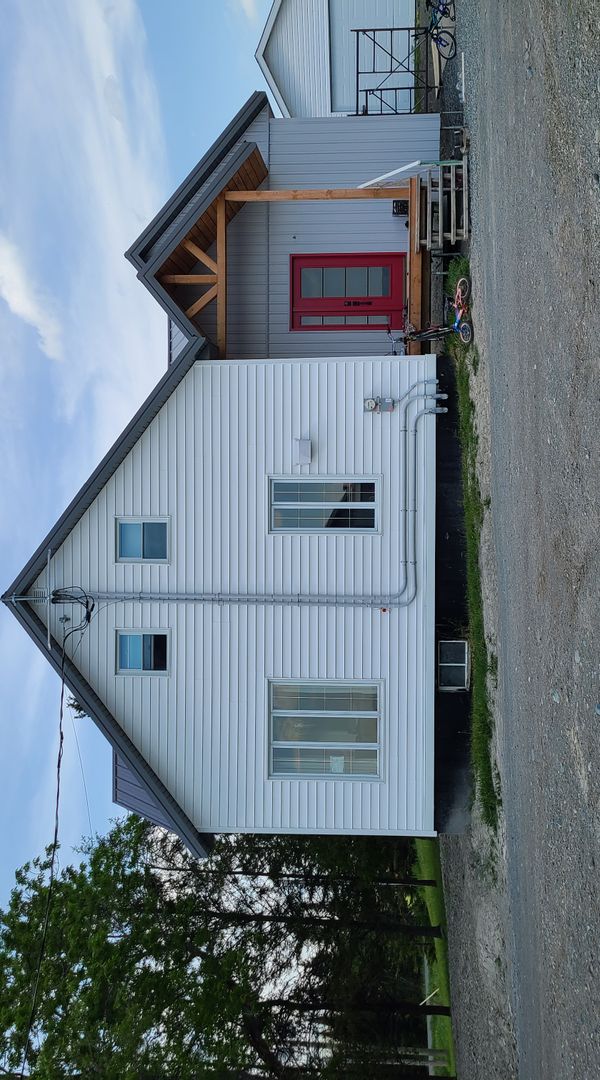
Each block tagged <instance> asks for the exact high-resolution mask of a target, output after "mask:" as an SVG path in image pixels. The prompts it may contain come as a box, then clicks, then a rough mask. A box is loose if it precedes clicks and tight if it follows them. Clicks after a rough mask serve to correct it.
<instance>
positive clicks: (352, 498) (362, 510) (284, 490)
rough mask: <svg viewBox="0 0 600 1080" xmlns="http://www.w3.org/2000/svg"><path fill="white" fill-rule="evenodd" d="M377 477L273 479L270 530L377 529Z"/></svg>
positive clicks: (358, 530) (337, 530) (339, 530)
mask: <svg viewBox="0 0 600 1080" xmlns="http://www.w3.org/2000/svg"><path fill="white" fill-rule="evenodd" d="M376 494H377V484H376V481H375V480H363V479H360V480H357V479H339V480H314V479H312V478H310V477H299V478H296V479H289V480H271V497H270V504H271V521H270V528H271V532H330V531H333V532H348V531H353V532H375V531H376V530H377V514H376V510H377V503H376Z"/></svg>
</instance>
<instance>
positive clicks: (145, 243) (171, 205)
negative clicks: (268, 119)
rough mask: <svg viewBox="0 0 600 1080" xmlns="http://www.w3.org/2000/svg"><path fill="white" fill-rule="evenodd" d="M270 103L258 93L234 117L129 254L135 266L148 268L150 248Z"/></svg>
mask: <svg viewBox="0 0 600 1080" xmlns="http://www.w3.org/2000/svg"><path fill="white" fill-rule="evenodd" d="M268 104H269V100H268V98H267V95H266V94H265V92H264V91H263V90H255V91H254V93H253V94H251V96H250V97H249V98H248V100H247V102H246V103H245V105H242V108H241V109H240V111H239V112H238V113H237V114H236V115H235V116H234V118H233V120H232V121H231V123H230V124H228V126H227V127H226V128H225V130H224V131H223V132H222V134H221V135H219V138H218V139H217V140H216V141H215V142H214V143H213V145H212V146H211V148H210V150H208V151H207V152H206V154H205V155H204V157H203V158H202V159H201V160H200V161H199V162H198V164H197V165H196V167H195V168H194V169H192V171H191V173H189V175H188V176H186V178H185V180H184V181H183V182H182V183H181V184H180V185H179V187H178V188H177V190H176V191H175V192H174V194H173V195H172V196H171V198H170V199H169V200H168V201H167V202H166V203H165V205H164V206H163V207H162V209H161V210H159V212H158V214H157V215H156V217H154V218H153V219H152V221H151V222H150V224H149V225H148V226H147V227H146V228H145V229H144V231H143V233H141V235H140V236H138V238H137V240H136V241H135V242H134V243H133V244H132V245H131V247H130V248H128V249H127V251H126V252H125V258H126V259H128V260H129V262H131V263H133V265H134V266H135V267H136V269H138V270H143V269H144V267H145V265H146V252H147V249H148V248H149V247H151V246H152V245H153V244H154V243H155V242H156V240H157V238H158V237H159V236H160V235H161V234H162V233H163V232H164V230H165V229H166V228H167V227H168V226H169V225H170V224H171V222H173V221H174V220H175V218H176V217H177V214H178V213H179V211H180V210H181V209H182V207H183V206H184V205H185V203H187V202H189V200H190V199H191V198H192V196H193V195H194V193H195V192H196V191H197V190H198V189H199V188H200V187H201V186H202V184H203V183H205V181H206V180H207V179H208V178H209V176H210V174H211V173H212V172H213V171H214V170H215V169H216V167H217V166H218V165H219V164H220V163H221V161H222V160H223V158H224V157H225V155H226V154H227V153H228V152H229V151H230V150H231V148H232V147H233V146H234V145H235V143H236V142H237V141H238V139H240V138H241V136H242V135H243V134H244V132H245V130H246V128H247V127H249V125H250V124H251V123H252V121H253V120H254V119H255V118H256V117H257V116H258V114H259V113H260V112H261V111H262V110H263V109H264V108H265V107H266V106H268Z"/></svg>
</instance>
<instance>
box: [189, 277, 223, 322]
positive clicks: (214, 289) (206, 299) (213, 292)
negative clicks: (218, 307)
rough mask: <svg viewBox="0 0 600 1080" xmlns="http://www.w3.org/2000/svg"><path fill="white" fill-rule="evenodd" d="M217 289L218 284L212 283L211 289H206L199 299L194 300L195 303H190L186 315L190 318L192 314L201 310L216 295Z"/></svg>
mask: <svg viewBox="0 0 600 1080" xmlns="http://www.w3.org/2000/svg"><path fill="white" fill-rule="evenodd" d="M218 290H219V286H218V285H213V287H212V289H208V291H207V292H205V293H203V294H202V296H201V297H200V299H199V300H196V303H195V304H192V306H191V307H189V308H188V309H187V311H186V315H187V317H188V319H192V318H193V317H194V315H197V314H198V312H199V311H202V309H203V308H205V307H206V305H207V304H210V302H211V300H214V298H215V296H216V295H217V293H218Z"/></svg>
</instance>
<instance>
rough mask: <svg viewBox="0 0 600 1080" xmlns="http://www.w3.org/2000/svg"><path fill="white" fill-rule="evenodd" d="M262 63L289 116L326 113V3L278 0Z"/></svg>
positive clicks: (327, 61)
mask: <svg viewBox="0 0 600 1080" xmlns="http://www.w3.org/2000/svg"><path fill="white" fill-rule="evenodd" d="M264 60H265V63H266V65H267V67H268V69H269V71H270V73H271V76H272V78H273V80H274V82H275V83H276V85H277V88H278V90H279V93H280V95H281V97H282V98H283V100H284V102H285V104H286V105H287V108H288V112H289V114H290V116H327V114H328V113H329V111H330V98H331V95H330V88H329V21H328V6H327V0H282V3H281V5H280V7H279V11H278V13H277V17H276V19H275V22H274V23H273V27H272V29H271V34H270V36H269V39H268V41H267V43H266V47H265V50H264Z"/></svg>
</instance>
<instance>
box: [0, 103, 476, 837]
mask: <svg viewBox="0 0 600 1080" xmlns="http://www.w3.org/2000/svg"><path fill="white" fill-rule="evenodd" d="M382 125H383V127H382ZM438 139H439V127H438V118H437V117H435V116H414V117H406V116H397V117H386V118H377V117H370V118H369V119H368V121H366V122H365V120H364V118H360V117H348V118H318V119H301V120H292V119H275V118H273V116H272V115H271V112H270V109H269V106H268V102H267V99H266V96H265V95H264V94H260V93H257V94H254V95H253V96H252V98H250V100H249V101H248V102H247V103H246V105H245V106H244V107H243V108H242V110H241V111H240V113H239V114H238V116H237V117H236V118H235V119H234V120H233V121H232V123H231V124H230V125H229V127H228V128H227V129H226V131H225V132H224V133H223V135H222V136H221V137H220V139H219V140H217V142H216V143H215V144H214V146H213V147H211V149H210V150H209V151H208V152H207V154H206V155H205V156H204V158H203V159H202V160H201V162H200V163H199V165H198V166H197V167H196V169H195V170H194V171H193V172H192V173H191V174H190V176H189V177H188V178H187V179H186V180H185V181H184V182H183V184H182V185H181V186H180V187H179V188H178V190H177V191H176V192H175V194H174V195H173V197H172V198H171V199H170V200H169V202H168V203H167V205H166V206H165V207H164V208H163V210H162V211H161V212H160V213H159V214H158V215H157V217H156V218H155V220H154V221H153V222H152V223H151V224H150V225H149V226H148V228H147V229H146V230H145V231H144V233H143V234H142V235H141V237H139V239H138V240H137V241H136V243H135V244H134V245H133V246H132V248H131V249H130V250H129V252H128V253H127V257H128V258H129V260H130V261H131V263H132V264H133V265H134V266H135V268H136V269H137V272H138V277H139V278H140V280H141V281H142V282H143V284H144V285H145V286H146V287H147V288H148V289H150V291H151V292H152V293H153V295H154V296H155V297H156V299H157V301H158V302H159V303H161V304H162V306H163V307H164V309H165V311H166V312H167V313H168V315H169V319H170V326H171V335H170V342H171V351H170V356H169V366H168V369H167V371H166V373H165V375H164V376H163V378H162V379H161V381H160V382H159V384H158V385H157V386H156V388H155V389H154V391H153V392H152V394H151V395H150V397H149V398H148V400H147V401H146V402H145V403H144V405H143V406H142V407H141V409H140V410H139V412H138V413H137V414H136V416H135V417H134V418H133V419H132V421H131V423H130V424H129V425H128V427H127V428H126V430H125V431H124V432H123V434H122V435H121V437H120V438H119V439H118V440H117V442H116V443H115V445H114V446H113V447H112V449H111V450H110V451H109V452H108V454H107V455H106V457H105V458H104V459H103V461H102V462H101V463H100V465H99V466H98V468H97V469H96V470H95V472H94V473H93V475H92V476H91V477H90V478H89V480H88V481H87V483H86V484H84V486H83V488H82V489H81V491H80V492H79V493H78V494H77V495H76V497H75V498H74V500H73V501H72V503H71V504H70V506H69V507H68V508H67V510H66V511H65V512H64V513H63V515H62V516H61V517H60V518H59V520H58V521H57V523H56V525H55V527H54V528H53V529H52V530H51V532H50V533H49V535H48V536H47V537H46V538H45V539H44V540H43V542H42V543H41V544H40V546H39V548H38V549H37V551H36V552H35V554H34V555H33V556H32V558H31V559H30V561H29V562H28V563H27V565H26V566H25V567H24V569H23V571H22V572H21V573H20V574H19V575H18V577H17V578H16V580H15V581H14V582H13V583H12V585H11V586H10V588H9V589H8V590H7V592H6V593H5V595H4V596H3V600H4V602H5V603H6V604H7V605H9V607H10V608H11V609H12V610H13V611H14V613H15V615H16V617H17V618H18V620H19V621H20V622H21V623H22V625H23V626H24V627H25V629H26V630H27V632H28V633H29V634H30V635H31V637H32V638H33V640H34V641H35V642H36V643H37V644H38V646H39V647H40V649H42V650H43V651H44V653H45V654H46V655H47V657H48V659H49V661H50V663H51V664H52V665H53V666H54V668H55V669H56V670H57V671H59V672H60V671H61V670H63V668H64V675H65V679H66V682H67V685H68V686H69V688H70V689H71V691H72V693H73V694H74V696H75V697H76V699H77V700H78V701H79V702H80V703H81V705H82V706H83V707H84V708H85V709H86V711H88V712H89V714H90V715H91V716H92V717H93V719H94V720H95V721H96V723H97V724H98V725H99V727H100V728H101V730H102V731H103V732H104V734H105V735H106V737H107V738H108V739H109V741H110V742H111V744H112V746H113V748H114V752H115V758H114V760H115V765H114V776H113V784H114V794H115V799H116V801H118V802H120V803H121V804H122V805H125V806H128V807H130V808H132V809H135V810H137V811H138V812H140V813H143V814H145V815H146V816H147V817H149V818H150V819H151V820H153V821H156V822H159V823H161V824H164V825H166V826H167V827H169V828H171V829H173V830H174V831H176V832H178V833H179V835H181V836H182V838H183V839H184V840H185V841H186V843H187V844H188V845H189V846H190V847H191V849H192V850H194V851H196V852H197V853H198V854H202V853H203V852H205V850H206V848H207V846H208V844H209V838H210V836H211V835H212V834H214V833H218V832H227V831H234V832H239V831H252V832H292V833H330V834H339V833H352V834H390V835H404V834H410V835H421V836H426V835H433V834H434V833H435V831H436V828H437V827H438V826H439V824H440V820H439V813H438V810H439V804H438V803H437V802H436V780H435V776H434V771H435V770H434V765H435V753H436V739H435V726H436V720H435V715H436V701H437V702H438V705H437V709H438V714H439V702H440V699H442V698H443V697H444V695H443V694H440V693H438V692H436V650H437V649H439V648H440V646H439V639H440V635H441V634H443V620H442V622H440V611H442V608H443V604H442V608H440V604H439V596H438V611H437V615H436V586H435V576H436V422H437V415H436V410H439V409H440V408H443V407H444V402H443V401H441V400H440V399H439V398H437V397H436V393H437V390H438V387H437V382H436V359H435V357H434V356H430V355H428V356H411V357H405V356H395V355H390V352H391V350H390V346H389V342H388V337H387V329H388V327H390V326H392V327H394V325H396V326H398V325H400V324H399V322H397V321H396V320H399V319H400V318H401V317H402V313H403V309H404V305H405V295H406V286H407V269H408V266H407V257H408V253H409V242H408V234H407V230H406V227H405V223H404V220H402V219H401V218H398V217H397V216H394V215H393V214H392V199H393V198H395V197H400V195H401V194H402V195H404V196H408V192H407V191H406V190H404V191H402V192H398V191H397V190H395V189H377V188H371V189H367V190H366V191H365V192H363V193H362V194H360V195H358V194H357V186H358V184H359V183H360V182H361V181H362V180H364V179H365V177H367V176H369V175H373V174H377V173H383V172H385V171H386V170H388V169H390V168H391V167H392V166H397V165H398V164H401V163H402V161H403V160H406V161H410V160H412V159H414V158H415V157H421V156H422V157H425V156H427V155H429V156H431V155H435V154H436V153H437V151H438ZM440 419H441V418H440ZM444 438H445V439H446V436H444ZM446 441H447V440H446ZM438 492H439V489H438ZM443 497H444V498H446V496H443ZM438 515H439V505H438ZM450 528H451V529H454V531H456V530H455V527H454V525H452V522H451V519H450V517H449V518H448V523H447V524H446V531H445V535H446V537H448V536H449V532H448V529H450ZM437 530H438V533H439V521H438V525H437ZM437 557H438V562H439V557H440V554H439V545H438V555H437ZM455 576H456V577H458V576H459V571H458V569H456V573H455ZM451 593H452V589H449V590H448V594H449V595H450V594H451ZM65 618H66V619H68V620H69V621H67V622H65ZM444 618H445V616H444ZM80 621H81V623H82V625H81V630H80V631H78V632H77V633H75V634H73V635H71V636H70V637H68V638H67V639H66V641H65V630H68V629H69V628H72V627H74V626H77V625H78V624H79V623H80ZM436 625H437V630H436ZM446 625H447V621H446ZM440 628H441V629H440ZM446 636H447V634H446ZM454 636H456V635H454ZM444 648H446V654H445V661H446V668H447V670H445V672H444V674H443V677H442V682H446V683H452V684H458V685H460V684H461V683H462V684H463V685H464V683H465V674H466V660H465V649H464V645H460V644H459V645H458V646H457V648H458V652H456V650H455V652H454V653H452V650H450V652H448V651H447V650H448V647H444ZM443 658H444V657H443ZM451 658H452V664H451V665H450V666H448V664H449V660H450V659H451ZM440 670H441V669H440ZM455 700H456V696H455ZM445 701H446V702H448V703H450V701H451V696H449V695H446V697H445ZM463 701H464V697H463ZM451 713H452V710H451V709H450V711H449V712H448V710H446V713H445V714H443V715H442V719H441V720H440V719H439V715H438V727H439V725H440V723H442V724H445V726H446V728H448V717H450V716H451ZM444 716H445V719H444Z"/></svg>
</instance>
